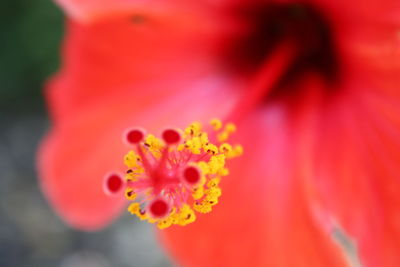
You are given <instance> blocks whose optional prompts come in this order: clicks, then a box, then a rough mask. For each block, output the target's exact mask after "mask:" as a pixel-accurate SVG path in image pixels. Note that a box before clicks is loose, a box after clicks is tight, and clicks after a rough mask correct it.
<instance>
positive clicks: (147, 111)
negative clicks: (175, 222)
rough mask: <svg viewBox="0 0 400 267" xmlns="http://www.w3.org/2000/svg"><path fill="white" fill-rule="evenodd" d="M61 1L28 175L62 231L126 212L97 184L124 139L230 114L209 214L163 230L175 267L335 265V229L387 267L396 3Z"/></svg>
mask: <svg viewBox="0 0 400 267" xmlns="http://www.w3.org/2000/svg"><path fill="white" fill-rule="evenodd" d="M59 2H60V4H61V5H62V6H64V7H65V8H66V10H67V13H68V14H70V16H71V17H72V19H71V20H70V22H69V23H68V25H67V35H66V42H65V47H64V51H63V55H64V57H63V60H64V62H63V67H62V69H61V71H60V72H59V73H58V75H56V77H54V79H53V80H52V82H51V83H50V84H49V86H48V90H47V97H48V102H49V105H50V110H51V114H52V117H53V122H54V124H53V128H52V130H51V132H50V134H49V136H48V137H47V138H46V139H45V141H44V143H43V145H42V147H41V150H40V153H39V170H40V174H41V182H42V186H43V189H44V191H45V193H46V195H47V196H48V198H49V199H50V201H51V203H52V204H53V205H54V207H55V209H56V210H57V211H58V212H59V213H60V215H61V216H62V217H63V218H65V220H66V221H67V222H68V223H69V224H71V225H73V226H75V227H79V228H83V229H89V230H90V229H98V228H100V227H102V226H104V225H105V224H107V223H109V221H110V220H111V219H112V218H114V217H115V216H117V215H118V214H119V212H120V210H121V208H122V207H123V206H124V201H123V200H122V199H120V198H113V199H110V198H108V197H107V196H105V195H104V193H103V191H102V187H101V183H102V178H103V176H104V174H105V173H107V172H108V171H110V170H115V169H122V166H121V165H122V161H121V160H120V157H121V155H123V154H124V153H125V149H124V147H123V145H122V144H120V142H119V139H120V135H121V133H122V132H123V131H124V130H125V129H126V128H129V127H131V126H134V125H138V126H142V127H145V128H147V129H148V130H150V131H153V132H154V131H156V132H157V131H160V130H161V129H163V128H164V127H165V126H179V127H181V126H183V125H185V124H187V123H188V122H191V121H193V120H201V121H206V120H208V119H210V118H212V117H219V118H225V117H226V116H228V114H230V116H231V115H232V114H233V118H234V119H237V120H238V121H240V123H239V125H238V128H239V130H238V133H237V140H238V141H240V143H242V145H243V146H244V149H245V154H244V155H243V157H242V158H241V159H238V160H237V162H236V163H235V164H233V165H232V166H231V175H230V176H229V177H228V178H227V179H225V181H224V182H223V184H222V189H223V195H222V197H221V201H220V202H221V203H220V204H219V205H218V206H217V207H216V208H215V211H213V212H212V213H211V214H210V215H207V216H204V217H200V218H199V219H198V220H197V222H196V223H193V224H191V225H188V226H185V227H172V228H171V229H168V230H165V231H163V232H162V234H161V236H162V239H163V241H164V242H165V244H166V246H167V248H168V249H169V250H170V251H171V253H172V255H173V256H175V258H176V259H177V260H178V261H179V262H180V263H182V265H185V266H186V265H187V266H242V265H243V266H274V267H275V266H343V265H344V257H343V253H342V252H341V250H340V249H339V248H338V246H337V245H336V244H335V243H334V242H333V241H332V238H331V237H330V234H331V231H332V227H333V224H336V225H338V226H340V227H342V228H343V229H345V231H346V232H347V233H348V234H349V235H350V236H351V237H353V238H354V239H355V240H356V242H357V246H358V248H359V253H360V256H361V259H362V262H363V264H364V265H365V266H371V267H372V266H373V267H375V266H384V267H397V266H400V254H399V253H398V252H399V251H400V215H399V214H400V213H399V209H400V208H399V207H400V195H399V194H398V192H397V191H398V189H399V188H400V179H399V174H398V173H399V166H400V165H399V163H400V139H399V136H400V90H399V86H400V75H399V74H400V60H399V58H400V37H399V29H400V14H399V12H400V6H399V2H398V1H397V0H385V1H377V0H376V1H375V0H367V1H344V0H337V1H328V0H315V1H302V2H299V3H298V4H294V3H295V2H296V1H274V2H272V1H265V2H264V1H255V0H254V1H239V0H238V1H233V0H231V1H228V0H225V1H222V0H221V1H215V2H217V4H216V3H215V2H214V1H202V2H201V3H199V1H161V0H159V1H145V0H143V1H133V0H125V1H124V0H119V1H117V0H102V1H100V0H97V1H96V0H92V1H89V0H87V1H78V0H59ZM244 96H245V97H244ZM243 99H244V100H243Z"/></svg>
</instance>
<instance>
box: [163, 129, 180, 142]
mask: <svg viewBox="0 0 400 267" xmlns="http://www.w3.org/2000/svg"><path fill="white" fill-rule="evenodd" d="M162 139H163V140H164V142H165V143H166V144H168V145H175V144H178V143H179V142H180V141H181V135H180V133H179V132H178V131H177V130H174V129H166V130H164V132H163V133H162Z"/></svg>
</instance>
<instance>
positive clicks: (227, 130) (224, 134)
mask: <svg viewBox="0 0 400 267" xmlns="http://www.w3.org/2000/svg"><path fill="white" fill-rule="evenodd" d="M220 129H222V126H221V128H220ZM234 132H236V126H235V124H233V123H227V124H226V125H225V127H223V130H222V131H220V132H219V133H218V135H217V139H218V141H219V142H225V141H226V140H228V138H229V136H230V135H231V134H232V133H234Z"/></svg>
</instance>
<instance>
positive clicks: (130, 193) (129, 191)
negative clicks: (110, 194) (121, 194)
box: [125, 187, 137, 200]
mask: <svg viewBox="0 0 400 267" xmlns="http://www.w3.org/2000/svg"><path fill="white" fill-rule="evenodd" d="M125 197H126V199H128V200H135V199H136V197H137V194H136V193H135V191H134V190H133V189H132V188H129V187H128V188H127V189H125Z"/></svg>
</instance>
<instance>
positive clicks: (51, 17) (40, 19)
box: [0, 0, 63, 112]
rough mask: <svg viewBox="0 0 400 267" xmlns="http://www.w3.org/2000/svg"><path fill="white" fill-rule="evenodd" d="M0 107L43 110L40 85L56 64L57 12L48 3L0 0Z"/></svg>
mask: <svg viewBox="0 0 400 267" xmlns="http://www.w3.org/2000/svg"><path fill="white" fill-rule="evenodd" d="M1 2H2V3H1V8H0V33H1V42H0V58H1V60H0V107H2V109H3V111H4V110H13V111H14V112H17V111H22V112H24V111H26V110H27V109H31V108H34V109H43V98H42V88H43V83H44V81H45V80H46V78H48V77H49V75H50V74H51V73H53V72H55V70H56V69H57V67H58V65H59V57H58V51H59V44H60V40H61V39H62V35H63V16H62V12H61V10H60V9H59V8H58V7H57V6H56V5H55V4H54V3H53V2H52V1H51V0H2V1H1Z"/></svg>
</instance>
